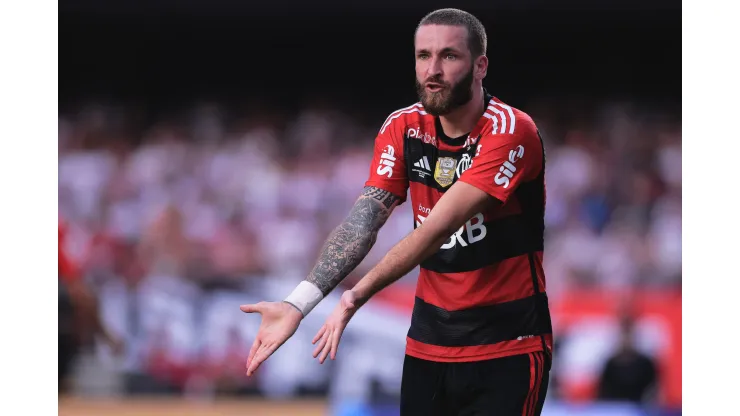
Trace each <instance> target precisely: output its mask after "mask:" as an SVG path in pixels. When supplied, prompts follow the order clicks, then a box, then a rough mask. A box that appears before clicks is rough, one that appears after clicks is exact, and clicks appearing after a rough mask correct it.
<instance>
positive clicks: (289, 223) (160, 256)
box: [59, 104, 681, 295]
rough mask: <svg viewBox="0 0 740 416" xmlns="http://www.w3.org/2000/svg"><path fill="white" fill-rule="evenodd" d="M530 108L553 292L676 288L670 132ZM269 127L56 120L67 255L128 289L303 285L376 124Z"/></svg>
mask: <svg viewBox="0 0 740 416" xmlns="http://www.w3.org/2000/svg"><path fill="white" fill-rule="evenodd" d="M541 107H542V108H546V106H541ZM538 108H540V106H533V108H532V109H531V110H530V109H529V108H527V109H525V110H528V111H529V112H530V113H531V114H532V115H533V117H534V119H535V120H536V121H537V123H538V124H539V127H540V129H541V131H542V133H543V136H544V139H545V141H546V151H547V176H546V181H547V190H548V200H547V218H546V225H547V239H546V263H545V265H546V268H547V276H548V283H549V285H550V287H549V290H550V291H551V293H553V295H556V293H557V291H559V290H567V289H568V288H569V287H572V286H579V287H582V286H596V287H605V288H615V287H620V288H623V287H642V286H645V285H648V286H656V285H657V286H662V287H665V286H673V287H677V286H679V285H680V280H681V135H680V124H679V123H676V122H671V121H670V120H671V119H670V118H667V117H663V116H662V115H661V114H659V113H649V114H646V113H645V112H642V111H640V109H638V108H635V107H632V106H629V105H625V104H622V105H603V106H602V108H599V109H598V110H596V111H595V110H593V109H592V110H591V115H590V117H589V118H588V119H585V120H583V119H574V118H572V117H563V116H562V115H559V114H553V113H552V112H551V111H548V110H544V111H541V112H539V113H538V111H537V109H538ZM280 116H282V117H278V116H275V115H264V114H253V115H246V116H242V117H234V116H233V115H230V114H228V113H227V112H226V111H223V110H222V109H221V108H219V107H218V106H213V105H202V106H199V107H197V108H195V110H194V111H192V112H189V113H188V114H187V116H182V117H180V118H174V117H170V118H168V119H163V120H162V121H161V122H155V123H150V125H149V126H147V127H146V128H145V129H144V128H142V129H140V130H139V131H134V129H132V128H130V126H129V124H127V119H126V113H125V112H124V111H121V110H120V109H118V108H115V107H112V106H111V107H106V106H101V105H97V106H89V107H86V108H84V109H83V110H82V111H79V112H78V113H76V114H74V115H73V116H63V117H60V120H59V212H60V215H61V216H62V217H63V218H64V219H65V221H67V222H69V224H70V231H69V234H70V237H69V243H68V244H69V245H70V247H69V249H70V251H71V253H73V255H74V256H76V257H77V259H78V261H80V262H82V263H83V264H84V266H85V269H86V270H87V271H88V273H90V274H103V275H105V274H109V272H111V271H113V272H114V273H113V274H114V275H115V277H116V278H124V279H126V280H128V281H131V282H134V281H137V280H140V279H141V278H143V277H144V276H146V275H147V274H168V275H172V276H178V277H181V278H184V279H189V280H191V281H194V282H198V283H199V284H203V285H208V284H222V285H231V284H234V285H239V284H242V283H243V280H244V278H245V277H248V276H251V275H269V276H272V277H273V278H276V279H282V278H293V279H296V278H297V279H300V278H302V276H303V275H305V274H306V273H307V272H308V271H309V269H310V267H311V266H312V264H313V261H314V260H315V258H316V254H317V251H318V250H319V248H320V245H321V244H322V243H323V240H324V238H325V237H326V236H327V235H328V233H329V232H330V231H331V229H332V228H333V227H335V226H336V225H337V224H338V223H339V222H340V221H341V220H342V218H343V217H344V215H346V214H347V212H348V210H349V208H350V207H351V206H352V204H353V202H354V200H355V199H356V198H357V196H358V195H359V194H360V192H361V190H362V186H363V184H364V181H365V180H366V179H367V176H368V172H369V163H370V160H371V157H372V155H371V152H372V145H373V139H374V137H375V134H376V130H377V128H378V126H377V125H361V124H359V123H356V122H353V120H352V119H351V118H350V117H348V116H346V115H344V114H342V113H341V112H339V111H336V110H326V109H318V108H317V109H306V110H304V111H301V112H299V113H297V114H295V116H294V117H293V118H292V119H291V118H286V117H285V115H280ZM183 120H184V121H183ZM381 122H382V120H379V122H378V123H376V124H378V125H379V124H380V123H381ZM410 212H411V211H410V207H408V206H402V207H401V208H400V209H399V210H398V211H397V212H396V213H394V215H393V218H392V220H391V221H390V223H389V225H388V226H386V227H385V228H384V229H383V232H382V233H381V235H380V237H379V241H378V245H377V247H376V249H374V250H373V252H372V253H371V255H370V257H369V258H368V259H367V261H365V262H364V263H363V265H362V266H361V267H360V269H359V270H358V273H357V274H358V275H361V274H362V272H363V271H364V270H366V269H367V267H368V266H371V265H372V264H374V263H375V262H376V261H377V260H378V259H379V257H380V256H382V255H383V253H384V252H385V251H386V250H387V249H388V248H390V247H391V246H392V245H393V244H394V243H395V242H396V241H398V240H399V239H400V238H402V236H404V235H405V234H406V233H408V232H409V231H410V230H411V229H412V217H411V215H410ZM407 281H408V282H409V283H413V278H409V279H407Z"/></svg>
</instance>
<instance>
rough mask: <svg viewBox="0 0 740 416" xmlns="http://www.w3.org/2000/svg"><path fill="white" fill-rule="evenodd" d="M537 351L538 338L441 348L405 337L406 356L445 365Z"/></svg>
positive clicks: (539, 342)
mask: <svg viewBox="0 0 740 416" xmlns="http://www.w3.org/2000/svg"><path fill="white" fill-rule="evenodd" d="M538 351H542V340H541V339H540V337H530V338H524V339H522V340H521V341H520V340H512V341H502V342H498V343H496V344H489V345H474V346H466V347H441V346H439V345H429V344H424V343H422V342H419V341H416V340H414V339H411V338H409V337H406V354H407V355H410V356H412V357H416V358H419V359H422V360H429V361H437V362H446V363H461V362H471V361H483V360H491V359H494V358H502V357H509V356H512V355H519V354H527V353H530V352H538Z"/></svg>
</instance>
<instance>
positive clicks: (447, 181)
mask: <svg viewBox="0 0 740 416" xmlns="http://www.w3.org/2000/svg"><path fill="white" fill-rule="evenodd" d="M456 165H457V160H455V159H454V158H451V157H440V158H439V159H437V167H436V168H435V169H434V180H435V181H437V183H438V184H440V186H442V187H444V188H446V187H448V186H450V185H452V181H453V179H454V178H455V166H456Z"/></svg>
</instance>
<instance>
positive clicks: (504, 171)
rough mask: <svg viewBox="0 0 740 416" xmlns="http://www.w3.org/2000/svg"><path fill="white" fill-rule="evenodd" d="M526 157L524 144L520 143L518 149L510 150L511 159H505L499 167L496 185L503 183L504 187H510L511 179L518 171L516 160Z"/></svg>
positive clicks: (495, 179)
mask: <svg viewBox="0 0 740 416" xmlns="http://www.w3.org/2000/svg"><path fill="white" fill-rule="evenodd" d="M522 157H524V146H522V145H519V146H517V147H516V149H513V150H511V151H509V160H507V161H505V162H504V164H503V165H501V167H500V168H499V172H498V173H497V174H496V177H495V178H494V181H495V182H496V185H503V187H504V188H508V187H509V183H510V182H509V179H511V178H513V177H514V173H516V166H515V164H516V162H517V161H518V160H519V159H521V158H522Z"/></svg>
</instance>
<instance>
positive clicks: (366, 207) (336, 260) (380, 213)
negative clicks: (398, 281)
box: [306, 186, 399, 296]
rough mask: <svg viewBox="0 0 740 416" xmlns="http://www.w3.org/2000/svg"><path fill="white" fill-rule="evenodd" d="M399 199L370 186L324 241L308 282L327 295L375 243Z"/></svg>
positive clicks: (307, 279)
mask: <svg viewBox="0 0 740 416" xmlns="http://www.w3.org/2000/svg"><path fill="white" fill-rule="evenodd" d="M398 201H399V198H398V197H397V196H395V195H393V194H392V193H390V192H388V191H385V190H383V189H379V188H376V187H372V186H368V187H365V189H364V190H363V192H362V195H361V196H360V198H359V199H357V202H356V203H355V205H354V207H352V210H351V211H350V213H349V215H348V216H347V218H345V219H344V221H343V222H342V223H341V224H339V226H338V227H337V228H335V229H334V231H333V232H332V233H331V235H330V236H329V238H328V239H327V240H326V243H324V246H323V248H322V250H321V254H320V255H319V259H318V260H317V261H316V265H315V266H314V268H313V270H312V271H311V273H310V274H309V275H308V278H306V281H308V282H310V283H312V284H313V285H315V286H316V287H317V288H319V290H321V293H322V294H323V295H324V296H326V295H327V294H329V292H331V291H332V290H333V289H334V288H335V287H337V285H338V284H339V282H341V281H342V280H343V279H344V278H345V277H347V275H348V274H350V273H351V272H352V270H354V269H355V268H356V267H357V266H358V265H359V264H360V263H361V262H362V260H363V259H364V258H365V256H367V254H368V253H369V252H370V249H371V248H372V247H373V245H374V244H375V241H376V239H377V237H378V231H380V228H381V227H382V226H383V224H385V222H386V220H387V219H388V217H389V216H390V215H391V212H393V209H394V208H395V207H396V205H397V203H398Z"/></svg>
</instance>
